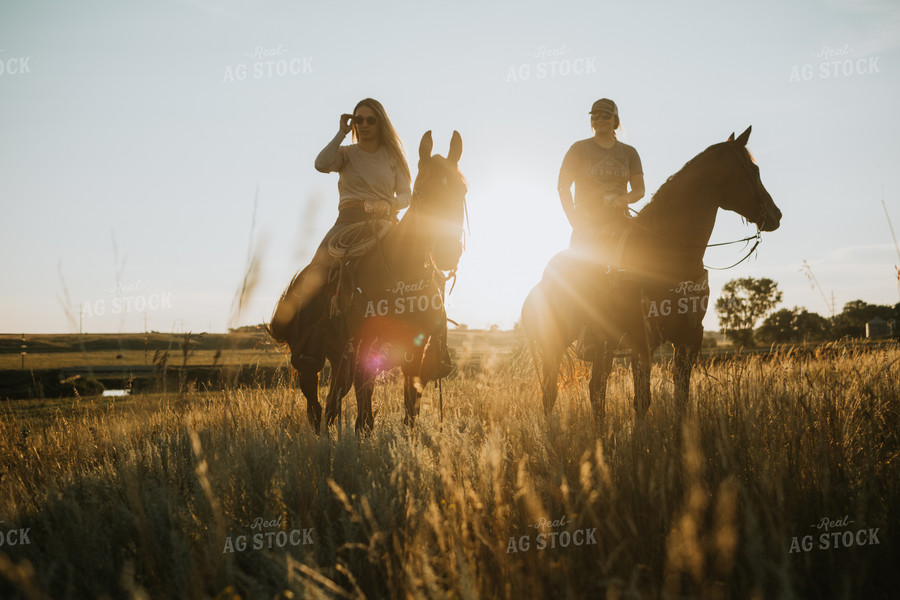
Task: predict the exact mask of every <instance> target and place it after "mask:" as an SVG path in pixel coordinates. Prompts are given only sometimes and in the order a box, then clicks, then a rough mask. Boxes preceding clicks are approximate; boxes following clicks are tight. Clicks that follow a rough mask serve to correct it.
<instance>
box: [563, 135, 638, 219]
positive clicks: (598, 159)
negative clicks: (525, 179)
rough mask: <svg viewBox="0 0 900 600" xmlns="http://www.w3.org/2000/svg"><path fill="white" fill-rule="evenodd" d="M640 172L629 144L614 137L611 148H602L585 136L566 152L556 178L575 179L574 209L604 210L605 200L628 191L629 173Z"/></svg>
mask: <svg viewBox="0 0 900 600" xmlns="http://www.w3.org/2000/svg"><path fill="white" fill-rule="evenodd" d="M643 172H644V170H643V168H642V167H641V158H640V156H638V153H637V150H635V149H634V147H633V146H629V145H628V144H623V143H622V142H619V141H617V142H616V143H615V144H614V145H613V146H612V147H611V148H604V147H603V146H601V145H600V144H598V143H597V142H595V141H594V140H593V139H592V138H588V139H586V140H580V141H578V142H575V143H574V144H572V147H571V148H569V151H568V152H566V156H565V158H564V159H563V164H562V168H560V181H574V182H575V208H576V210H579V211H588V212H595V211H596V212H605V210H604V209H607V210H609V209H611V207H610V206H609V205H608V204H607V202H608V201H610V200H612V199H614V198H617V197H619V196H621V195H623V194H625V193H627V192H628V182H629V180H630V179H631V177H632V175H640V174H643ZM613 210H615V211H617V212H618V211H619V209H613Z"/></svg>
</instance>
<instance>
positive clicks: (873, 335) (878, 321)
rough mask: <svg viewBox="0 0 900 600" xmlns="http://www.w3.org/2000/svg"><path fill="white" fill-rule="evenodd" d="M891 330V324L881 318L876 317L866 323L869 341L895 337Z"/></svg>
mask: <svg viewBox="0 0 900 600" xmlns="http://www.w3.org/2000/svg"><path fill="white" fill-rule="evenodd" d="M891 329H892V327H891V325H890V323H888V322H887V321H885V320H884V319H882V318H881V317H875V318H874V319H872V320H871V321H869V322H868V323H866V337H867V338H869V339H878V338H886V337H891V335H893V332H892V331H891Z"/></svg>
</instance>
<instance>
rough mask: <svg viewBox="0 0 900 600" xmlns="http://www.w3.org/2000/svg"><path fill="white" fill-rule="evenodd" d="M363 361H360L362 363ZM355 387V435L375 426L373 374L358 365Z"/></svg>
mask: <svg viewBox="0 0 900 600" xmlns="http://www.w3.org/2000/svg"><path fill="white" fill-rule="evenodd" d="M364 362H365V361H360V363H364ZM353 385H354V386H355V387H356V434H357V435H359V434H361V433H363V432H364V431H371V430H372V428H373V427H374V426H375V414H374V413H373V412H372V396H373V395H374V394H375V373H374V372H373V371H370V370H369V369H367V368H366V367H365V365H364V364H360V365H358V366H357V368H356V375H355V378H354V381H353Z"/></svg>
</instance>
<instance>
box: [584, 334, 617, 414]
mask: <svg viewBox="0 0 900 600" xmlns="http://www.w3.org/2000/svg"><path fill="white" fill-rule="evenodd" d="M612 358H613V353H612V349H611V348H610V344H609V342H608V341H602V342H601V343H600V346H599V347H598V352H597V358H596V359H595V360H594V361H593V362H592V363H591V383H590V386H589V388H588V389H589V391H590V398H591V406H592V407H593V409H594V418H595V419H596V420H597V422H601V421H602V420H603V417H604V415H605V414H606V382H607V380H608V379H609V372H610V371H611V370H612Z"/></svg>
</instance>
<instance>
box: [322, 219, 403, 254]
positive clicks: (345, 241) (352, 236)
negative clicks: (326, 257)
mask: <svg viewBox="0 0 900 600" xmlns="http://www.w3.org/2000/svg"><path fill="white" fill-rule="evenodd" d="M390 227H391V221H390V220H389V219H378V218H371V219H367V220H365V221H361V222H359V223H352V224H350V225H347V226H346V227H344V228H343V229H341V230H340V231H338V232H337V233H336V234H335V235H334V236H333V237H332V238H331V239H330V240H328V253H329V254H330V255H331V256H333V257H334V258H354V257H356V256H362V255H363V254H365V253H366V252H368V251H369V250H371V249H372V248H373V247H374V246H375V244H377V243H378V240H380V239H381V238H383V237H384V236H385V234H387V232H388V230H389V229H390ZM366 229H369V232H368V233H366V232H365V230H366Z"/></svg>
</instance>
